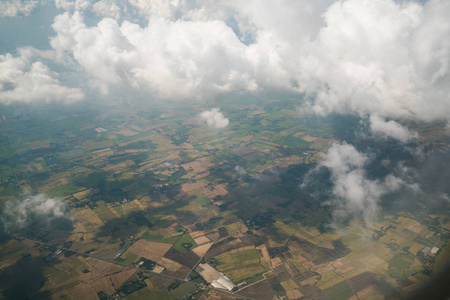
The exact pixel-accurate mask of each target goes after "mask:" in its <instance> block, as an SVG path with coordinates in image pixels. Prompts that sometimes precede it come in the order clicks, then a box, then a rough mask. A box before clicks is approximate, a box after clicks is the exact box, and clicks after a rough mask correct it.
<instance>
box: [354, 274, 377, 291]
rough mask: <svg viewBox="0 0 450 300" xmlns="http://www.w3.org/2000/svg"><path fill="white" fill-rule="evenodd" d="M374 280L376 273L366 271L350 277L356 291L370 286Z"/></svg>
mask: <svg viewBox="0 0 450 300" xmlns="http://www.w3.org/2000/svg"><path fill="white" fill-rule="evenodd" d="M374 281H375V274H373V273H371V272H364V273H361V274H359V275H356V276H353V277H352V278H350V279H349V282H350V285H351V287H352V289H353V290H354V291H355V292H356V293H359V292H360V291H362V290H364V289H366V288H368V287H369V286H370V285H372V284H373V282H374Z"/></svg>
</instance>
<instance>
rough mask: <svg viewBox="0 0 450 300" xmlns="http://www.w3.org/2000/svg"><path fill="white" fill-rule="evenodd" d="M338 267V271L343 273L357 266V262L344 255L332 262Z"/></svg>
mask: <svg viewBox="0 0 450 300" xmlns="http://www.w3.org/2000/svg"><path fill="white" fill-rule="evenodd" d="M330 263H331V264H332V265H333V266H334V267H335V269H336V272H338V273H340V274H342V273H346V272H348V271H351V270H353V269H354V268H356V264H355V263H354V262H352V261H351V260H349V259H348V258H345V257H342V258H339V259H336V260H335V261H332V262H330Z"/></svg>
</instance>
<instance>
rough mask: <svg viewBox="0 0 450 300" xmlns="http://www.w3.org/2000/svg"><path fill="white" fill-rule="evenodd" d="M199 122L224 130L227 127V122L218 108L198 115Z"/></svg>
mask: <svg viewBox="0 0 450 300" xmlns="http://www.w3.org/2000/svg"><path fill="white" fill-rule="evenodd" d="M198 116H199V117H200V119H201V120H203V121H204V122H205V123H206V124H208V125H209V126H211V127H214V128H225V127H227V126H228V123H229V120H228V118H225V117H224V115H223V113H221V112H220V110H219V109H218V108H213V109H211V110H207V111H204V112H202V113H200V114H199V115H198Z"/></svg>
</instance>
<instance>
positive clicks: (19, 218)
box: [0, 194, 71, 231]
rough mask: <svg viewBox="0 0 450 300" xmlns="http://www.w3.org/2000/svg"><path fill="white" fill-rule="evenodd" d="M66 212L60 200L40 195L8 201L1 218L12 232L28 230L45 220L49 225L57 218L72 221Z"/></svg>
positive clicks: (64, 205)
mask: <svg viewBox="0 0 450 300" xmlns="http://www.w3.org/2000/svg"><path fill="white" fill-rule="evenodd" d="M66 211H67V206H66V204H65V203H64V202H62V201H61V200H60V199H57V198H48V197H47V196H46V195H44V194H38V195H34V196H31V197H29V198H27V199H25V200H8V201H7V202H6V203H5V205H4V208H3V212H2V215H1V217H0V218H1V220H2V222H3V225H4V227H5V229H6V230H10V231H11V230H19V229H23V228H26V227H27V226H29V225H30V224H32V223H34V222H36V221H42V220H45V221H46V222H47V225H49V224H50V222H51V221H52V220H54V219H56V218H66V219H71V217H69V216H68V214H67V212H66Z"/></svg>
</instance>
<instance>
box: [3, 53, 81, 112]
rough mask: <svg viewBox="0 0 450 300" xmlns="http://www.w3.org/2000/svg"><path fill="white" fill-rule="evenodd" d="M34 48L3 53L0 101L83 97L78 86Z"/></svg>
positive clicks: (64, 100) (66, 100)
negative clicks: (66, 83) (71, 85)
mask: <svg viewBox="0 0 450 300" xmlns="http://www.w3.org/2000/svg"><path fill="white" fill-rule="evenodd" d="M38 56H39V52H38V51H36V50H35V49H31V48H28V49H19V55H18V56H16V57H14V56H12V55H11V54H6V55H0V103H6V104H8V103H12V102H36V101H45V102H51V101H61V102H73V101H77V100H80V99H82V98H83V97H84V94H83V92H82V91H81V90H80V89H79V88H69V87H66V86H64V85H62V84H61V83H60V82H59V80H58V74H57V73H56V72H54V71H51V70H50V68H49V67H48V66H47V65H45V64H44V63H42V62H41V61H40V60H39V58H38Z"/></svg>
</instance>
